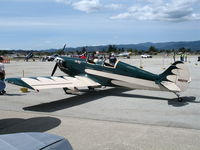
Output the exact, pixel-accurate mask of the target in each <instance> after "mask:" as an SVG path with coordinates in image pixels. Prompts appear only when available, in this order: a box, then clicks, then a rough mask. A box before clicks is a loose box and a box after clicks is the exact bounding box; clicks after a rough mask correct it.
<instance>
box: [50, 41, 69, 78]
mask: <svg viewBox="0 0 200 150" xmlns="http://www.w3.org/2000/svg"><path fill="white" fill-rule="evenodd" d="M65 47H66V44H65V45H64V47H63V50H65ZM55 60H56V64H55V66H54V68H53V71H52V73H51V76H53V75H54V74H55V72H56V70H57V68H58V63H59V61H63V60H62V58H59V57H56V58H55Z"/></svg>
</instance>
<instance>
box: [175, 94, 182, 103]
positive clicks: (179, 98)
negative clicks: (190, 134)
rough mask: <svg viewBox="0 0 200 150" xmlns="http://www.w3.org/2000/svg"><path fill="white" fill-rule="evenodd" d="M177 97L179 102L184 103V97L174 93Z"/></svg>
mask: <svg viewBox="0 0 200 150" xmlns="http://www.w3.org/2000/svg"><path fill="white" fill-rule="evenodd" d="M174 94H175V95H176V96H177V100H178V102H182V101H183V98H182V97H180V94H179V93H176V92H175V93H174Z"/></svg>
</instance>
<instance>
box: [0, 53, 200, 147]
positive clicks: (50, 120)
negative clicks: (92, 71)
mask: <svg viewBox="0 0 200 150" xmlns="http://www.w3.org/2000/svg"><path fill="white" fill-rule="evenodd" d="M177 59H178V58H177ZM121 61H124V62H127V63H129V64H132V65H135V66H137V67H140V66H142V67H143V69H144V70H148V71H151V72H153V73H161V72H163V71H164V69H166V68H167V67H168V66H169V65H170V64H171V63H172V62H173V60H172V58H167V57H165V58H164V59H163V58H162V57H154V58H148V59H140V58H138V57H133V58H131V59H121ZM186 64H187V65H188V67H189V70H190V73H191V78H192V82H191V84H190V86H189V88H188V90H187V91H186V92H183V93H181V96H182V97H183V102H182V103H180V102H177V100H176V96H175V95H174V94H173V93H169V92H158V91H145V90H131V89H125V88H109V87H107V88H102V89H98V90H97V91H94V92H91V93H84V92H82V93H81V95H78V96H77V95H66V94H65V93H64V92H63V90H62V89H50V90H41V91H40V92H36V91H31V90H29V91H28V93H22V92H21V91H20V90H19V89H20V87H18V86H14V85H10V84H7V88H6V91H7V95H4V96H0V134H9V133H16V132H48V133H52V134H56V135H60V136H63V137H65V138H66V139H68V140H69V141H70V143H71V144H72V146H73V148H74V150H134V149H137V150H144V149H145V150H155V149H162V150H169V149H170V150H177V149H181V150H191V149H192V150H199V147H200V87H199V85H200V72H199V70H200V63H198V62H197V56H190V57H188V62H186ZM54 65H55V62H38V61H36V62H32V61H30V62H23V61H17V62H16V61H11V63H10V64H5V67H6V73H7V77H22V76H25V77H30V76H49V75H50V74H51V72H52V70H53V67H54ZM56 75H64V73H62V72H61V71H59V70H57V72H56V73H55V76H56Z"/></svg>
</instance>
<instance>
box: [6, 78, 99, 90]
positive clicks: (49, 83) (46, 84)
mask: <svg viewBox="0 0 200 150" xmlns="http://www.w3.org/2000/svg"><path fill="white" fill-rule="evenodd" d="M5 81H7V82H8V83H11V84H15V85H19V86H22V87H26V88H29V89H33V90H42V89H52V88H69V89H73V88H74V87H76V88H81V87H88V86H91V87H98V86H101V85H100V84H99V83H97V82H95V81H93V80H92V79H90V78H88V77H85V76H75V77H69V76H59V77H55V76H49V77H27V78H7V79H6V80H5Z"/></svg>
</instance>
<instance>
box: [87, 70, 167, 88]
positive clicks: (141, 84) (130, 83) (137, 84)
mask: <svg viewBox="0 0 200 150" xmlns="http://www.w3.org/2000/svg"><path fill="white" fill-rule="evenodd" d="M85 72H86V73H88V74H92V75H96V76H100V77H105V78H109V79H113V80H112V81H111V82H112V83H113V84H115V85H119V86H125V87H129V88H133V89H144V90H162V91H163V90H167V89H165V88H164V87H163V86H161V85H159V84H156V83H155V81H150V80H144V79H139V78H134V77H129V76H124V75H119V74H114V73H109V72H103V71H98V70H93V69H85Z"/></svg>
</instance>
